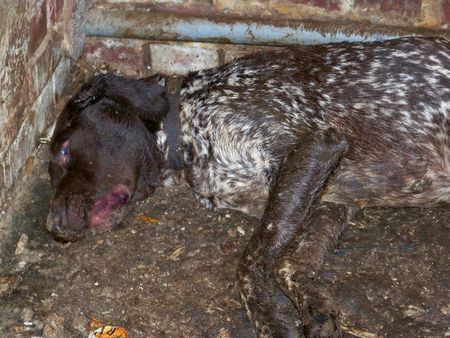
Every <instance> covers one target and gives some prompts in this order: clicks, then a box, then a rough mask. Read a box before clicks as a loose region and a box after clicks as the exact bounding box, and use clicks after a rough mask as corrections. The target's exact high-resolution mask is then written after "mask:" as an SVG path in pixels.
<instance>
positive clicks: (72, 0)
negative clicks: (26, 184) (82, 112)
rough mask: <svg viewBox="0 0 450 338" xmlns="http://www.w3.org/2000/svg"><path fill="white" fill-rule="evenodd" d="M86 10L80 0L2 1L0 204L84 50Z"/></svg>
mask: <svg viewBox="0 0 450 338" xmlns="http://www.w3.org/2000/svg"><path fill="white" fill-rule="evenodd" d="M85 12H86V6H85V1H84V0H82V1H80V0H29V1H16V0H3V1H2V2H1V3H0V17H1V18H2V19H1V20H2V22H3V23H2V25H0V64H1V67H0V203H1V204H0V209H1V206H2V203H3V202H4V199H5V194H6V191H7V190H9V189H10V188H11V187H12V186H13V184H14V182H15V180H16V179H17V177H18V176H19V175H20V173H21V170H22V168H23V167H24V165H25V163H27V161H29V162H30V161H31V162H32V157H30V156H32V153H33V151H34V150H35V149H36V146H37V144H38V140H39V138H40V137H42V136H46V131H47V129H48V127H49V125H51V124H52V123H53V122H54V120H55V114H56V113H57V112H56V110H55V106H56V105H57V103H58V100H59V97H60V95H61V92H62V90H63V88H64V86H65V82H66V79H67V77H68V74H69V71H70V68H71V65H72V63H73V61H72V60H77V59H78V58H79V57H80V55H81V53H82V51H83V43H84V20H83V17H84V14H85Z"/></svg>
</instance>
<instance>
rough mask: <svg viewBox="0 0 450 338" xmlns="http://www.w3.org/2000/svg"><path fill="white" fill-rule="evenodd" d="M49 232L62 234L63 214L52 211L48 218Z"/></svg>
mask: <svg viewBox="0 0 450 338" xmlns="http://www.w3.org/2000/svg"><path fill="white" fill-rule="evenodd" d="M46 227H47V230H48V232H50V233H52V234H53V233H61V232H62V217H61V213H59V212H58V211H56V210H51V211H50V213H49V214H48V216H47V224H46Z"/></svg>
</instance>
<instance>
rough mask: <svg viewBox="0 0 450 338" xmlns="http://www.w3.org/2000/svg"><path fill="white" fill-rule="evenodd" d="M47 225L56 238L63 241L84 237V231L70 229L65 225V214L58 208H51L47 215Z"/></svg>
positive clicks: (72, 240)
mask: <svg viewBox="0 0 450 338" xmlns="http://www.w3.org/2000/svg"><path fill="white" fill-rule="evenodd" d="M46 227H47V230H48V232H50V233H51V234H52V235H53V237H54V238H55V240H57V241H61V242H74V241H77V240H79V239H80V238H82V237H83V235H84V232H83V231H70V230H69V229H67V227H65V226H64V225H63V216H62V215H61V213H60V212H59V211H58V210H54V209H53V210H51V211H50V213H49V215H48V216H47V223H46Z"/></svg>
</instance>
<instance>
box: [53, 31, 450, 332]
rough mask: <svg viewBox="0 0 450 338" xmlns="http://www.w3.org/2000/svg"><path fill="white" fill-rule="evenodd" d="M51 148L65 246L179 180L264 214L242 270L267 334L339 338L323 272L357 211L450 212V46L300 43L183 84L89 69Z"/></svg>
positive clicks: (242, 284) (205, 197) (59, 232)
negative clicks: (287, 307)
mask: <svg viewBox="0 0 450 338" xmlns="http://www.w3.org/2000/svg"><path fill="white" fill-rule="evenodd" d="M164 83H165V84H164ZM51 152H52V156H53V158H52V160H51V163H50V167H49V170H50V176H51V181H52V183H53V185H54V186H55V187H56V193H55V195H54V199H53V202H52V207H51V211H50V214H49V217H48V222H47V228H48V230H49V231H50V232H52V233H53V234H54V235H55V236H56V237H59V238H63V239H69V240H71V239H76V238H79V237H81V236H82V234H83V233H84V232H85V231H86V230H88V229H90V230H93V231H104V230H107V229H110V228H112V227H114V226H115V225H116V224H118V223H119V222H121V220H122V218H123V216H124V214H125V213H126V212H127V210H129V208H130V205H131V204H132V203H134V202H136V201H138V200H142V199H144V198H146V197H148V196H149V195H150V194H151V193H152V192H153V191H154V189H155V188H156V187H159V186H163V185H165V184H169V183H173V182H185V183H186V184H188V185H189V186H190V187H191V188H192V190H193V191H194V193H195V195H196V196H197V197H198V198H199V199H200V201H201V202H202V203H203V204H205V205H206V206H207V207H209V208H231V209H237V210H240V211H242V212H244V213H246V214H249V215H252V216H255V217H259V218H261V223H260V226H259V227H258V228H257V229H256V231H255V233H254V234H253V237H252V239H251V240H250V243H249V244H248V246H247V249H246V250H245V252H244V254H243V256H242V259H241V261H240V263H239V267H238V273H237V285H238V289H239V292H240V295H241V298H242V301H243V304H244V305H245V307H246V309H247V312H248V315H249V317H250V319H251V321H252V323H253V325H254V327H255V330H256V334H257V335H258V336H259V337H299V336H301V334H302V331H303V334H304V335H305V336H307V337H336V336H340V334H341V331H340V327H339V322H338V310H337V309H336V307H334V306H333V305H332V302H331V301H330V299H329V297H327V295H326V293H324V291H323V290H322V288H321V287H320V286H319V285H318V284H317V282H316V281H315V273H316V272H317V270H318V269H319V267H320V264H321V262H322V260H323V257H324V254H325V252H326V250H327V248H329V247H330V246H331V245H332V244H333V243H335V241H336V239H337V237H338V235H339V234H340V233H341V231H342V230H343V228H344V227H345V224H346V223H347V222H348V219H349V217H350V216H351V214H352V212H353V211H352V210H354V209H355V208H358V207H364V206H392V207H405V206H413V207H437V206H449V205H450V44H449V42H448V41H447V40H444V39H439V38H402V39H396V40H389V41H384V42H370V43H338V44H326V45H317V46H298V47H294V48H290V49H283V50H278V51H270V52H262V53H257V54H252V55H249V56H245V57H242V58H238V59H236V60H234V61H231V62H230V63H228V64H225V65H222V66H220V67H217V68H213V69H207V70H202V71H198V72H193V73H190V74H189V75H187V76H185V77H182V78H169V79H167V78H164V77H163V76H161V75H155V76H153V77H150V78H147V79H141V80H134V79H127V78H122V77H118V76H114V75H101V76H96V77H94V78H93V79H92V80H91V81H90V82H88V83H87V84H85V85H84V86H83V87H82V89H81V90H80V91H79V92H78V93H76V94H75V95H74V96H73V97H72V99H71V100H70V101H69V102H68V104H67V106H66V107H65V109H64V111H63V112H62V114H61V116H60V117H59V119H58V121H57V124H56V129H55V132H54V135H53V139H52V142H51ZM280 290H281V291H282V292H281V291H280ZM280 294H281V295H282V296H283V297H287V298H288V299H289V300H290V301H292V303H293V304H294V305H295V307H296V309H297V310H298V311H297V312H296V318H292V315H290V314H287V313H285V312H283V311H282V309H283V306H279V305H280V304H279V302H280V296H279V295H280ZM287 298H286V299H287ZM295 319H300V321H301V324H302V328H298V327H297V326H296V325H295Z"/></svg>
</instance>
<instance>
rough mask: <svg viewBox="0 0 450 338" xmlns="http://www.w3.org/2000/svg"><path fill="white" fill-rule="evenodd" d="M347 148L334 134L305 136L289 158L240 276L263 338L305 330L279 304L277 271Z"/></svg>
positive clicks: (239, 282)
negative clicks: (282, 258)
mask: <svg viewBox="0 0 450 338" xmlns="http://www.w3.org/2000/svg"><path fill="white" fill-rule="evenodd" d="M346 149H347V143H346V141H345V140H344V139H343V138H342V137H340V136H339V135H337V134H336V133H334V132H333V131H326V132H322V131H320V132H317V133H310V134H306V135H304V137H302V138H301V143H299V144H298V145H297V146H296V147H295V148H294V149H293V150H292V151H291V152H290V153H289V155H288V156H287V158H286V159H285V161H284V162H283V164H282V165H281V168H280V170H279V174H278V177H277V180H276V183H275V185H274V187H273V188H272V189H271V192H270V197H269V203H268V206H267V208H266V210H265V214H264V216H263V219H262V223H261V225H260V227H259V228H258V229H256V231H255V233H254V235H253V237H252V239H251V240H250V243H249V245H248V246H247V248H246V250H245V252H244V255H243V257H242V259H241V261H240V264H239V268H238V273H237V286H238V289H239V292H240V295H241V299H242V301H243V303H244V305H245V307H246V309H247V312H248V314H249V317H250V319H251V320H252V322H253V324H254V326H255V327H256V330H257V334H258V336H259V337H280V338H281V337H283V338H285V337H299V336H300V333H299V329H298V328H297V327H296V325H295V323H294V321H293V320H292V318H289V315H286V312H284V311H283V310H284V309H285V308H286V307H285V306H284V305H281V309H280V303H279V302H278V301H277V290H278V288H279V286H278V285H277V283H276V281H275V274H274V271H275V267H276V266H277V262H278V260H279V258H280V257H282V256H283V254H284V251H285V250H287V248H289V246H290V244H291V243H292V241H293V240H294V238H297V237H298V236H301V234H302V233H304V232H305V231H306V230H307V229H308V225H309V224H310V220H311V216H312V213H313V211H314V210H315V208H316V204H317V203H316V201H317V200H318V198H319V197H320V193H321V191H322V190H323V187H324V186H325V184H326V181H327V179H328V178H329V176H330V175H331V173H332V172H333V171H334V169H335V168H336V166H337V165H338V163H339V161H340V158H341V157H342V155H343V154H344V153H345V151H346Z"/></svg>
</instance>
